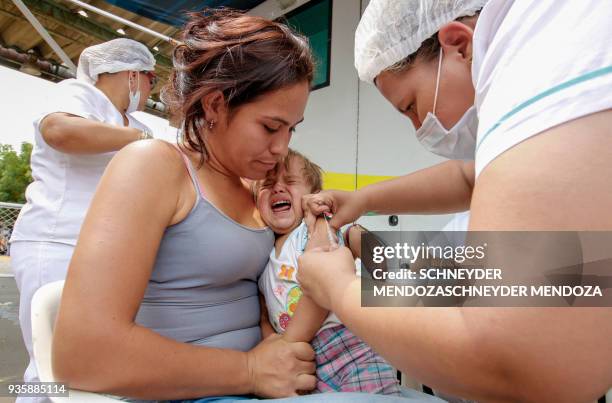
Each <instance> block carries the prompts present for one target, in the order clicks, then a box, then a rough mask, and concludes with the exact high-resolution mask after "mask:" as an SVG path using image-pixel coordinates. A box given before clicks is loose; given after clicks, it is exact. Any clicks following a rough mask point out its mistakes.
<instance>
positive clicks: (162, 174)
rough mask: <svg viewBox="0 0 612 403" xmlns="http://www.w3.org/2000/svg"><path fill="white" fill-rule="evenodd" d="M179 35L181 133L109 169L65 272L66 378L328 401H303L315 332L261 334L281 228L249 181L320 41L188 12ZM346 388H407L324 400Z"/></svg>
mask: <svg viewBox="0 0 612 403" xmlns="http://www.w3.org/2000/svg"><path fill="white" fill-rule="evenodd" d="M182 42H183V44H182V45H179V46H178V47H177V48H176V50H175V55H174V59H175V70H174V72H173V75H172V78H171V83H170V85H169V87H168V88H167V90H166V93H165V97H166V99H165V100H166V101H167V102H168V103H169V104H170V105H171V107H172V108H173V109H174V111H175V113H177V114H178V115H179V116H180V117H181V118H182V133H183V137H182V139H181V141H180V143H179V144H178V145H177V146H176V147H175V146H172V145H169V144H167V143H164V142H161V141H155V140H153V141H146V142H140V143H139V144H134V145H131V146H128V147H126V148H124V149H123V150H122V151H121V152H119V153H118V154H117V156H116V157H115V158H114V159H113V161H112V162H111V164H110V165H109V167H108V169H107V171H106V173H105V175H104V177H103V179H102V181H101V183H100V185H99V187H98V190H97V193H96V195H95V197H94V200H93V203H92V205H91V208H90V210H89V212H88V215H87V218H86V220H85V222H84V225H83V228H82V230H81V235H80V238H79V241H78V244H77V247H76V251H75V253H74V257H73V259H72V261H71V264H70V269H69V273H68V277H67V280H66V283H65V287H64V291H63V297H62V304H61V307H60V310H59V313H58V319H57V324H56V328H55V333H54V345H53V368H54V374H55V377H56V379H57V380H58V381H63V382H67V383H69V384H70V386H71V387H72V388H77V389H83V390H89V391H95V392H101V393H108V394H114V395H121V396H127V397H129V398H136V399H156V400H157V399H163V400H169V399H189V398H197V397H201V396H216V399H225V400H240V399H251V398H252V399H255V398H256V397H258V396H259V397H290V398H289V399H288V400H287V401H292V399H300V400H311V401H316V400H317V399H319V400H320V399H321V397H320V395H310V396H300V397H297V392H298V391H309V390H311V389H313V388H314V387H315V383H316V379H315V376H314V375H313V374H314V371H315V363H314V352H313V349H312V347H311V346H310V345H309V343H307V342H303V341H302V342H300V341H288V340H287V339H285V338H282V337H280V336H278V335H272V336H270V337H267V338H266V339H265V340H263V341H262V340H261V336H260V334H261V333H260V327H259V323H260V306H259V300H258V289H257V279H258V277H259V275H260V274H261V272H262V271H263V269H264V267H265V265H266V263H267V261H268V258H269V254H270V251H271V250H272V248H273V244H274V234H273V232H272V230H271V229H270V228H269V227H268V226H267V225H266V224H265V223H264V221H263V220H262V217H261V216H260V214H259V212H258V210H257V206H256V204H255V201H254V198H253V194H252V189H251V185H252V181H257V180H262V179H264V178H266V173H267V172H268V171H270V170H272V169H273V168H274V167H275V166H276V164H277V162H279V161H281V160H282V159H283V158H284V156H285V155H286V154H287V152H288V144H289V140H290V138H291V134H292V132H293V130H294V129H295V127H296V125H297V124H299V123H300V122H301V121H302V120H303V113H304V108H305V106H306V101H307V99H308V94H309V89H310V83H311V80H312V76H313V63H312V55H311V53H310V49H309V46H308V43H307V41H306V40H305V39H304V38H303V37H301V36H300V35H298V34H296V33H295V32H293V31H292V30H291V29H289V28H288V27H287V26H285V25H283V24H279V23H276V22H271V21H268V20H266V19H263V18H259V17H252V16H247V15H243V14H240V13H236V12H232V11H213V12H208V13H206V14H194V15H192V16H191V18H190V20H189V21H188V23H187V25H186V27H185V30H184V33H183V38H182ZM243 178H246V180H245V179H243ZM300 214H301V211H300ZM109 251H111V252H110V254H109ZM291 396H294V397H291ZM219 397H221V398H219ZM423 398H425V399H428V398H427V397H426V396H425V397H423ZM348 400H350V401H363V402H370V401H379V400H380V401H390V402H392V401H396V400H397V401H399V400H401V398H399V397H387V396H374V395H366V394H342V393H338V394H333V395H329V396H327V395H326V397H325V401H348ZM202 401H206V399H203V400H202ZM419 401H420V400H419Z"/></svg>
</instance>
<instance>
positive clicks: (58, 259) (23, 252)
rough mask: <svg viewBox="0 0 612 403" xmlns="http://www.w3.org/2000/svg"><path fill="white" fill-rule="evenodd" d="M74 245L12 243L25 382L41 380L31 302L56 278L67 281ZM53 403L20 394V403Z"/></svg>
mask: <svg viewBox="0 0 612 403" xmlns="http://www.w3.org/2000/svg"><path fill="white" fill-rule="evenodd" d="M73 249H74V248H73V246H71V245H65V244H61V243H53V242H21V241H18V242H13V243H12V244H11V269H12V271H13V273H14V274H15V281H16V282H17V288H18V289H19V324H20V327H21V333H22V335H23V341H24V344H25V346H26V349H27V350H28V354H29V355H30V363H29V365H28V368H27V369H26V372H25V374H24V376H23V379H24V381H25V382H38V381H39V378H38V372H37V370H36V363H35V361H34V355H33V354H32V319H31V302H32V297H33V296H34V293H35V292H36V290H38V289H39V288H40V287H41V286H43V285H44V284H47V283H51V282H53V281H58V280H64V279H65V278H66V271H67V270H68V264H69V263H70V258H71V257H72V251H73ZM43 402H44V403H50V402H51V400H49V399H48V398H43V397H39V398H34V397H20V398H18V399H17V403H43Z"/></svg>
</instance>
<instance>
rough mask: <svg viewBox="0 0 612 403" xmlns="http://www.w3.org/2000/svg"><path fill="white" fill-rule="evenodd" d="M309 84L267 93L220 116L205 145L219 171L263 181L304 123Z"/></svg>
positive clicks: (207, 135) (207, 136)
mask: <svg viewBox="0 0 612 403" xmlns="http://www.w3.org/2000/svg"><path fill="white" fill-rule="evenodd" d="M308 95H309V84H308V83H307V82H302V83H298V84H295V85H292V86H289V87H285V88H281V89H279V90H276V91H273V92H270V93H267V94H265V95H263V96H261V97H259V98H257V99H256V100H255V101H253V102H250V103H248V104H245V105H242V106H240V107H238V108H237V109H235V110H234V111H233V113H232V115H231V117H229V118H227V113H220V114H219V116H218V118H219V120H218V121H216V122H215V125H214V127H213V129H212V130H208V131H207V134H206V141H207V146H208V149H209V152H210V154H211V156H212V157H213V158H214V160H215V161H216V162H218V163H219V164H221V165H222V167H223V169H224V170H226V171H228V172H231V173H232V174H234V175H236V176H240V177H243V178H248V179H255V180H256V179H263V178H265V177H266V173H267V172H268V171H269V170H271V169H273V168H274V166H275V165H276V163H277V162H278V161H279V160H280V159H281V158H282V157H284V156H285V155H287V151H288V147H289V140H291V135H292V134H293V131H294V130H295V127H296V126H297V124H298V123H300V122H301V121H302V120H304V109H305V108H306V102H307V100H308Z"/></svg>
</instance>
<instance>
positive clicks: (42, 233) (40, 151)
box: [11, 80, 146, 245]
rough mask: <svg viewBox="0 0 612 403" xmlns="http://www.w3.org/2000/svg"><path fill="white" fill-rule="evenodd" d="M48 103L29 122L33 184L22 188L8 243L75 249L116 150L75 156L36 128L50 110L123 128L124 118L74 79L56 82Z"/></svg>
mask: <svg viewBox="0 0 612 403" xmlns="http://www.w3.org/2000/svg"><path fill="white" fill-rule="evenodd" d="M52 99H53V102H52V104H51V105H49V106H48V108H47V109H46V111H45V112H44V113H43V115H42V116H40V117H39V118H37V119H36V120H35V121H34V130H35V136H34V149H33V150H32V158H31V162H30V164H31V167H32V177H33V178H34V182H33V183H31V184H30V185H29V186H28V188H27V190H26V200H27V202H26V204H25V206H24V207H23V208H22V209H21V212H20V214H19V217H18V219H17V222H16V223H15V228H14V229H13V233H12V236H11V241H41V242H60V243H65V244H68V245H76V240H77V237H78V234H79V231H80V228H81V224H82V222H83V219H84V218H85V213H86V211H87V208H88V207H89V204H90V202H91V199H92V197H93V194H94V191H95V190H96V186H97V185H98V182H99V181H100V178H101V177H102V174H103V173H104V169H105V168H106V166H107V165H108V163H109V162H110V160H111V158H112V157H113V156H114V155H115V152H109V153H103V154H87V155H77V154H66V153H63V152H60V151H57V150H55V149H54V148H52V147H51V146H49V145H48V144H47V143H46V142H45V140H44V139H43V137H42V135H41V133H40V130H39V124H40V122H41V121H42V119H43V118H44V117H45V116H47V115H49V114H50V113H54V112H66V113H70V114H73V115H76V116H81V117H83V118H86V119H90V120H95V121H99V122H104V123H108V124H112V125H117V126H123V118H122V116H121V113H120V112H119V111H118V110H117V109H116V108H115V106H114V105H113V104H112V103H111V102H110V100H109V99H108V98H107V97H106V95H105V94H104V93H103V92H102V91H100V90H99V89H98V88H96V87H95V86H93V85H91V84H87V83H85V82H82V81H79V80H65V81H62V82H61V83H59V84H58V85H57V86H56V88H55V89H54V96H53V97H52ZM128 119H129V125H130V126H131V127H137V128H140V129H144V128H145V127H146V126H144V125H143V124H142V123H140V122H138V121H137V120H136V119H134V118H133V117H131V116H129V115H128Z"/></svg>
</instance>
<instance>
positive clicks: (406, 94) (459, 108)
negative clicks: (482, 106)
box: [375, 22, 474, 129]
mask: <svg viewBox="0 0 612 403" xmlns="http://www.w3.org/2000/svg"><path fill="white" fill-rule="evenodd" d="M449 26H450V28H447V27H449ZM472 33H473V31H472V30H471V28H470V27H468V26H466V25H464V24H462V23H458V22H453V23H451V24H448V25H447V26H445V27H443V28H441V29H440V34H439V39H440V42H441V45H442V49H443V55H442V64H441V65H440V82H439V88H438V98H437V103H436V110H435V112H434V111H433V106H434V97H435V92H436V78H437V74H438V65H439V56H437V57H434V58H433V59H432V60H427V61H426V60H423V59H422V58H417V59H416V61H415V62H414V64H413V65H411V66H409V67H407V68H405V69H403V70H400V71H383V72H382V73H380V74H379V75H378V76H377V77H376V80H375V84H376V87H377V88H378V90H379V91H380V93H381V94H382V95H383V96H384V97H385V98H386V99H387V100H388V101H389V102H391V104H392V105H393V106H394V107H395V108H396V109H397V110H398V111H399V112H400V113H402V114H403V115H405V116H406V117H408V118H409V119H410V120H411V121H412V124H413V125H414V127H415V129H418V128H419V127H421V125H422V124H423V121H424V120H425V117H426V116H427V113H428V112H433V113H434V114H435V115H436V116H437V117H438V120H440V123H442V125H443V126H444V127H445V128H446V129H450V128H451V127H453V126H454V125H455V124H456V123H457V122H458V121H459V119H461V117H462V116H463V114H464V113H465V111H467V110H468V108H470V107H471V106H472V105H474V86H473V84H472V73H471V67H472V63H471V54H472V51H471V40H472V37H471V35H472Z"/></svg>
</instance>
